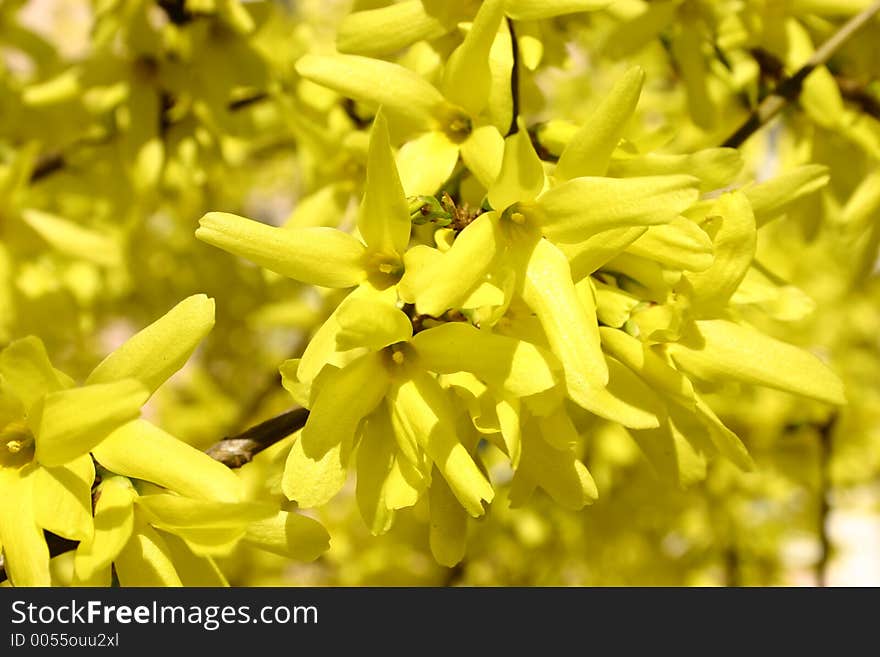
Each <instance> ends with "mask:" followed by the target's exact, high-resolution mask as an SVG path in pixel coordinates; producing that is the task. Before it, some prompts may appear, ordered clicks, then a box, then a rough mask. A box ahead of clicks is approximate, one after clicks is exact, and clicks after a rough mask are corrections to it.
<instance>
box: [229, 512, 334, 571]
mask: <svg viewBox="0 0 880 657" xmlns="http://www.w3.org/2000/svg"><path fill="white" fill-rule="evenodd" d="M244 542H245V543H248V544H250V545H253V546H254V547H257V548H260V549H261V550H266V551H267V552H272V553H274V554H280V555H281V556H282V557H287V558H288V559H295V560H296V561H314V560H315V559H317V558H318V557H320V556H321V555H322V554H323V553H324V552H326V551H327V549H328V548H329V547H330V535H329V534H328V533H327V530H326V529H324V527H322V526H321V523H319V522H318V521H317V520H313V519H312V518H308V517H306V516H304V515H301V514H299V513H293V512H288V511H279V512H278V513H276V514H275V515H274V516H272V517H271V518H267V519H265V520H257V521H255V522H252V523H251V524H249V525H248V527H247V531H246V533H245V535H244Z"/></svg>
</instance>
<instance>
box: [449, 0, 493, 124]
mask: <svg viewBox="0 0 880 657" xmlns="http://www.w3.org/2000/svg"><path fill="white" fill-rule="evenodd" d="M503 15H504V1H503V0H485V1H484V2H483V3H482V5H480V8H479V10H478V11H477V15H476V16H475V17H474V22H473V24H472V25H471V29H470V31H468V33H467V35H466V36H465V38H464V41H463V42H462V44H461V45H460V46H459V47H458V48H456V49H455V50H454V51H453V53H452V54H451V55H450V56H449V60H448V61H447V62H446V66H445V68H444V70H443V85H442V89H443V95H444V96H446V98H448V99H449V100H450V101H451V102H453V103H454V104H456V105H458V106H459V107H462V108H464V109H465V110H466V111H467V112H468V113H469V114H470V115H471V116H472V117H475V116H477V115H478V114H479V113H480V112H481V111H483V109H484V108H485V107H486V104H487V102H488V100H489V88H490V85H491V75H492V74H491V71H490V68H489V50H490V48H491V47H492V42H493V41H494V40H495V35H496V34H497V32H498V28H499V26H500V25H501V18H502V17H503Z"/></svg>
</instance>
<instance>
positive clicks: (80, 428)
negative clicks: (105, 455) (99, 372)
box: [28, 379, 150, 467]
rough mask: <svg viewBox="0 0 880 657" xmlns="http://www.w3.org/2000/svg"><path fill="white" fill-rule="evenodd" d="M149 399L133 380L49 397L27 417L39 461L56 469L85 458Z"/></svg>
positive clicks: (54, 394)
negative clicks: (79, 458) (84, 456)
mask: <svg viewBox="0 0 880 657" xmlns="http://www.w3.org/2000/svg"><path fill="white" fill-rule="evenodd" d="M149 396H150V393H149V391H148V390H147V389H146V388H145V387H144V386H143V384H142V383H141V382H140V381H136V380H134V379H122V380H121V381H114V382H113V383H94V384H92V385H88V386H83V387H81V388H71V389H69V390H60V391H58V392H53V393H50V394H48V395H46V397H44V398H43V400H42V401H41V403H40V405H39V406H38V408H37V409H36V410H35V411H34V412H33V413H32V414H31V415H30V416H29V417H28V424H29V425H30V427H31V430H32V431H33V432H34V436H35V440H36V445H37V448H36V457H37V460H38V461H39V462H40V463H41V464H43V465H45V466H48V467H53V466H58V465H63V464H65V463H67V462H68V461H72V460H73V459H75V458H77V457H78V456H82V455H83V454H85V453H87V452H88V451H89V450H91V449H92V448H93V447H95V446H96V445H97V444H98V443H100V442H101V441H102V440H104V439H105V438H106V437H107V436H109V435H110V432H112V431H113V430H114V429H116V428H117V427H119V426H121V425H123V424H125V423H126V422H130V421H131V420H134V419H135V418H137V417H138V416H139V415H140V413H141V406H143V404H144V402H146V401H147V399H148V398H149Z"/></svg>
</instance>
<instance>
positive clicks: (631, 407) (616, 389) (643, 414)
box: [568, 358, 662, 429]
mask: <svg viewBox="0 0 880 657" xmlns="http://www.w3.org/2000/svg"><path fill="white" fill-rule="evenodd" d="M606 360H607V365H608V372H609V375H610V376H609V379H608V385H607V386H606V387H596V386H585V387H578V388H572V387H570V388H569V391H568V395H569V397H570V398H571V399H572V401H574V402H575V403H576V404H578V405H579V406H581V407H582V408H585V409H587V410H588V411H590V412H591V413H594V414H596V415H598V416H599V417H603V418H605V419H606V420H610V421H611V422H617V423H619V424H622V425H623V426H625V427H629V428H631V429H653V428H654V427H658V426H660V420H659V418H658V413H660V414H662V403H661V402H660V399H659V398H658V397H657V395H656V394H654V392H653V391H652V390H651V388H649V387H648V386H647V385H645V383H643V382H642V380H641V379H640V378H639V377H637V376H636V375H635V374H634V373H633V372H632V371H630V370H629V369H628V368H627V367H625V366H624V365H622V364H621V363H619V362H617V361H616V360H615V359H613V358H608V359H606Z"/></svg>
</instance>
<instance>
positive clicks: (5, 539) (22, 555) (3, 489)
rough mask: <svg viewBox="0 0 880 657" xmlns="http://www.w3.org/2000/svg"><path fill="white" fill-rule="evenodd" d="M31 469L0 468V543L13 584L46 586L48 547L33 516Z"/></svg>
mask: <svg viewBox="0 0 880 657" xmlns="http://www.w3.org/2000/svg"><path fill="white" fill-rule="evenodd" d="M33 482H34V478H33V471H32V470H31V471H29V472H25V471H21V470H13V469H11V468H0V494H2V499H3V503H2V504H0V545H2V546H3V554H4V556H5V558H6V574H7V576H8V577H9V580H10V581H11V582H12V584H13V586H49V585H50V583H51V576H50V574H49V548H48V547H47V546H46V540H45V539H44V538H43V531H42V530H41V529H40V528H39V527H38V526H37V523H36V520H35V519H34V490H33Z"/></svg>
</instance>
